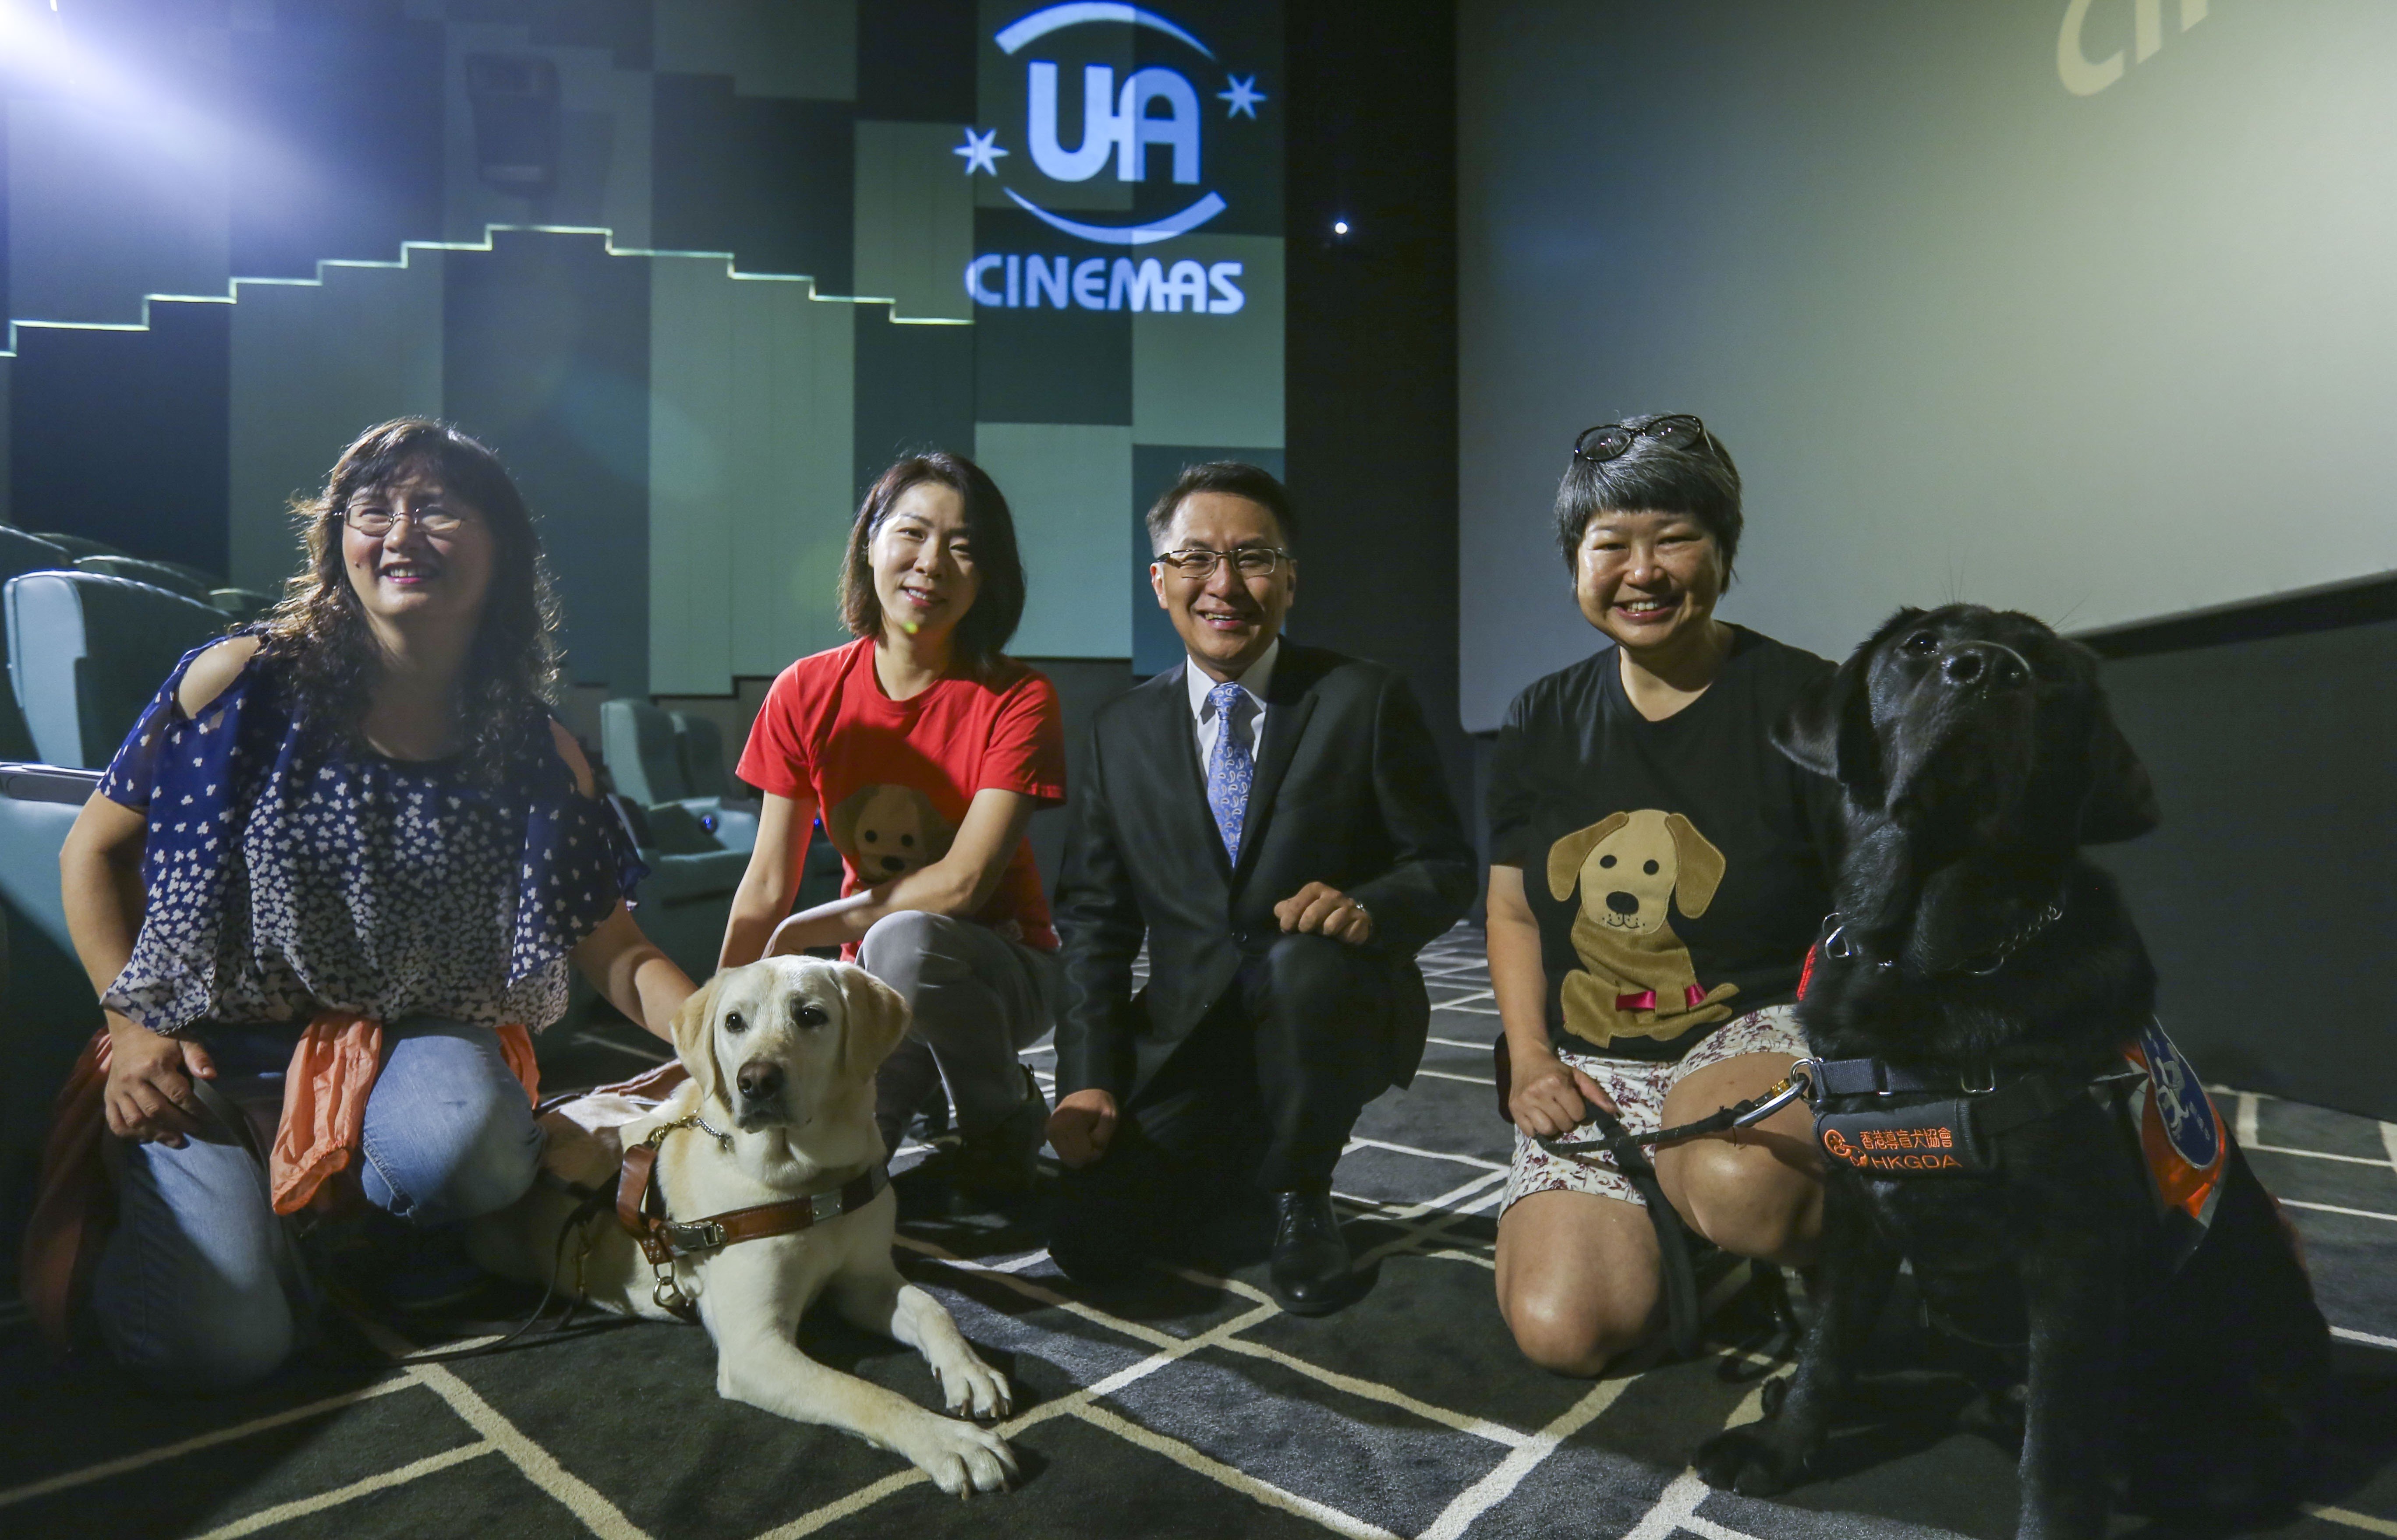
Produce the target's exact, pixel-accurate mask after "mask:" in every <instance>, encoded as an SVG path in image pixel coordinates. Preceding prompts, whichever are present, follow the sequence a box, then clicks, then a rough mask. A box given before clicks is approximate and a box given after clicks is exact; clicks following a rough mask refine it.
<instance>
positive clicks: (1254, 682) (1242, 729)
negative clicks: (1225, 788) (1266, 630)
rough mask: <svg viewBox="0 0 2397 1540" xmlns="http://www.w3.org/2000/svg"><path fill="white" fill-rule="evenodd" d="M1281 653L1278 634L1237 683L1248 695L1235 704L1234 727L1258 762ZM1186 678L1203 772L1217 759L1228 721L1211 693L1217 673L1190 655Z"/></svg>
mask: <svg viewBox="0 0 2397 1540" xmlns="http://www.w3.org/2000/svg"><path fill="white" fill-rule="evenodd" d="M1279 656H1281V638H1280V637H1279V636H1276V637H1275V638H1274V639H1273V643H1272V645H1271V646H1269V647H1267V648H1266V649H1265V656H1264V657H1262V658H1259V659H1258V660H1257V661H1256V662H1255V663H1251V664H1250V665H1249V668H1248V672H1247V673H1245V674H1242V675H1241V676H1239V679H1238V680H1236V681H1234V682H1235V683H1237V684H1239V687H1240V690H1241V693H1242V695H1243V696H1244V697H1245V699H1244V700H1243V701H1242V702H1241V703H1239V704H1238V705H1236V706H1234V707H1233V708H1232V716H1233V721H1232V730H1233V731H1235V732H1238V733H1239V734H1240V738H1241V741H1242V742H1243V743H1247V744H1248V745H1249V760H1250V762H1251V763H1252V764H1253V763H1254V762H1255V760H1256V757H1257V745H1258V744H1259V743H1264V742H1265V690H1266V689H1267V688H1268V687H1269V686H1271V685H1272V683H1273V671H1274V660H1275V659H1276V658H1278V657H1279ZM1182 673H1183V682H1184V683H1185V684H1186V685H1188V686H1189V688H1190V725H1191V728H1192V730H1193V731H1194V732H1196V734H1197V735H1198V769H1199V771H1200V773H1201V774H1202V775H1203V774H1204V773H1205V771H1206V770H1207V767H1208V766H1209V765H1210V764H1212V762H1213V761H1212V758H1211V757H1210V756H1212V754H1213V753H1214V752H1215V741H1216V740H1217V739H1218V738H1219V737H1221V736H1222V735H1223V731H1224V724H1223V723H1222V722H1221V721H1219V720H1218V719H1217V718H1216V715H1215V704H1214V703H1213V702H1212V701H1211V700H1209V699H1208V695H1209V693H1210V692H1211V691H1212V690H1214V688H1215V677H1214V676H1213V675H1212V674H1210V673H1208V672H1207V671H1206V670H1205V669H1203V668H1200V667H1199V666H1198V663H1195V662H1192V661H1189V660H1187V659H1185V660H1184V662H1183V664H1182Z"/></svg>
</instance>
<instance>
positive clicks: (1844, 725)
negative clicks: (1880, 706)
mask: <svg viewBox="0 0 2397 1540" xmlns="http://www.w3.org/2000/svg"><path fill="white" fill-rule="evenodd" d="M1925 613H1926V611H1924V610H1921V609H1900V610H1899V611H1898V612H1897V613H1896V614H1895V615H1892V616H1891V617H1890V618H1889V619H1888V620H1887V621H1885V622H1883V623H1881V629H1880V630H1878V631H1876V632H1874V633H1873V634H1872V636H1870V637H1869V638H1868V639H1867V640H1866V642H1865V643H1864V645H1863V646H1861V647H1859V648H1857V649H1855V651H1854V652H1852V653H1850V654H1849V655H1848V661H1847V662H1846V663H1841V665H1840V666H1839V667H1838V668H1836V669H1834V670H1833V671H1832V672H1830V673H1829V674H1827V675H1825V676H1822V677H1821V678H1819V679H1817V680H1815V681H1814V683H1813V684H1811V685H1808V686H1807V687H1806V688H1805V689H1804V690H1801V691H1800V692H1799V694H1798V699H1797V700H1795V701H1793V702H1791V703H1790V704H1789V709H1788V711H1786V712H1784V713H1783V714H1782V716H1781V720H1779V721H1778V722H1775V723H1774V724H1773V730H1772V733H1771V737H1772V739H1773V746H1774V748H1777V749H1779V750H1780V751H1781V752H1782V753H1783V754H1785V755H1787V756H1788V757H1789V758H1791V759H1792V760H1794V761H1796V762H1797V763H1798V764H1800V765H1801V766H1803V767H1805V768H1806V769H1808V770H1813V771H1814V773H1815V774H1817V775H1828V776H1829V777H1830V778H1831V779H1832V780H1834V781H1836V782H1838V783H1840V785H1841V787H1843V788H1844V789H1845V790H1846V791H1847V793H1848V795H1849V797H1851V798H1853V799H1854V800H1855V802H1856V803H1857V804H1858V805H1859V806H1862V807H1868V808H1875V807H1879V806H1880V805H1881V800H1882V797H1884V795H1885V791H1884V788H1883V787H1882V785H1881V745H1880V744H1879V743H1876V742H1875V741H1874V739H1873V730H1872V700H1871V692H1870V690H1869V689H1868V681H1867V679H1866V677H1865V676H1866V673H1867V672H1868V670H1869V669H1870V668H1871V666H1872V660H1873V658H1874V657H1875V656H1876V655H1877V654H1878V653H1879V651H1880V649H1881V644H1882V643H1883V642H1885V641H1887V640H1888V639H1889V637H1890V636H1892V635H1894V634H1895V632H1897V631H1898V630H1900V629H1901V628H1903V627H1905V626H1908V625H1911V624H1913V623H1915V622H1916V621H1919V620H1921V619H1922V617H1923V615H1924V614H1925Z"/></svg>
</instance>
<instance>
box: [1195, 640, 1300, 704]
mask: <svg viewBox="0 0 2397 1540" xmlns="http://www.w3.org/2000/svg"><path fill="white" fill-rule="evenodd" d="M1280 656H1281V638H1280V637H1279V636H1276V637H1275V638H1274V639H1273V641H1272V643H1271V644H1270V645H1269V646H1267V647H1266V649H1265V656H1264V657H1262V658H1259V659H1258V660H1257V661H1256V662H1255V663H1251V664H1250V665H1249V668H1248V672H1247V673H1245V674H1243V675H1241V676H1239V678H1238V679H1237V680H1235V681H1233V682H1234V683H1236V684H1238V685H1239V687H1240V688H1241V689H1242V690H1247V691H1248V692H1249V696H1250V698H1251V699H1252V700H1253V701H1255V702H1256V703H1257V705H1258V706H1259V708H1260V709H1262V708H1263V707H1264V705H1265V691H1266V690H1268V689H1270V688H1271V687H1272V685H1273V671H1274V661H1275V660H1276V659H1278V658H1279V657H1280ZM1182 676H1183V683H1184V684H1185V685H1187V686H1188V687H1189V690H1190V715H1191V716H1192V717H1193V718H1194V719H1195V720H1198V721H1201V722H1203V721H1205V720H1206V719H1207V696H1208V693H1209V692H1210V691H1211V690H1213V689H1214V688H1215V679H1214V676H1212V675H1211V674H1209V673H1208V672H1207V671H1206V670H1205V669H1203V668H1200V667H1199V666H1198V664H1197V663H1193V662H1190V661H1189V660H1187V659H1185V660H1184V661H1183V664H1182Z"/></svg>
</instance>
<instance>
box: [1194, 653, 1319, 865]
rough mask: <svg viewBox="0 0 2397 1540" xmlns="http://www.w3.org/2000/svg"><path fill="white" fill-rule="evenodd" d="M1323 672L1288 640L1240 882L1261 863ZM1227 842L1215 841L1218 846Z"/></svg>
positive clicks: (1269, 714)
mask: <svg viewBox="0 0 2397 1540" xmlns="http://www.w3.org/2000/svg"><path fill="white" fill-rule="evenodd" d="M1318 672H1319V670H1318V667H1317V660H1316V658H1315V656H1314V654H1313V653H1311V652H1308V651H1306V649H1301V648H1297V647H1294V646H1292V644H1291V643H1290V642H1289V641H1287V640H1285V641H1283V643H1282V644H1281V657H1280V659H1279V661H1278V662H1277V663H1275V664H1274V671H1273V683H1272V684H1271V685H1270V686H1268V687H1267V688H1266V691H1265V742H1264V743H1262V744H1261V745H1259V747H1258V749H1257V770H1256V777H1255V779H1254V780H1252V781H1251V782H1250V783H1249V811H1248V816H1247V818H1246V819H1245V820H1244V821H1243V822H1242V824H1241V826H1240V864H1239V867H1238V868H1237V869H1236V870H1235V872H1234V874H1233V880H1234V881H1236V882H1237V881H1239V880H1240V879H1241V878H1243V877H1246V875H1247V873H1248V871H1249V869H1250V867H1252V865H1254V864H1256V853H1257V850H1258V849H1259V848H1260V847H1262V846H1263V845H1264V844H1265V826H1266V824H1270V823H1271V822H1272V821H1273V806H1274V795H1275V794H1276V793H1277V792H1279V791H1280V790H1281V783H1282V777H1284V776H1285V775H1288V774H1289V773H1290V761H1291V757H1292V756H1293V755H1295V754H1296V753H1297V752H1298V743H1299V740H1300V738H1302V737H1304V736H1305V735H1306V719H1307V717H1309V716H1312V715H1314V712H1315V680H1316V676H1317V673H1318ZM1202 781H1203V778H1202ZM1222 843H1223V841H1222V840H1221V839H1218V840H1217V841H1216V844H1217V845H1218V846H1219V847H1220V846H1221V845H1222Z"/></svg>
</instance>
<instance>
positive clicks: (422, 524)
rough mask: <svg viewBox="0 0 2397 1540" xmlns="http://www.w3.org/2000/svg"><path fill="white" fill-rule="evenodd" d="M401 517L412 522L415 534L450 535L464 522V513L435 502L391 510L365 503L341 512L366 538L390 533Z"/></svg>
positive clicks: (343, 518)
mask: <svg viewBox="0 0 2397 1540" xmlns="http://www.w3.org/2000/svg"><path fill="white" fill-rule="evenodd" d="M403 518H405V519H407V520H408V522H409V523H410V524H413V525H415V526H416V529H417V532H418V533H419V534H426V535H454V534H456V533H457V532H458V531H459V530H460V529H462V528H463V527H464V525H465V523H466V516H465V515H463V514H462V513H459V512H458V511H457V510H456V509H454V508H445V507H443V506H442V505H441V504H439V503H437V502H435V503H433V504H431V505H429V506H427V507H422V508H419V509H417V510H416V511H415V512H414V513H408V512H407V511H405V510H403V511H401V512H399V513H394V512H393V511H392V510H390V509H389V508H377V507H375V506H373V505H372V504H368V506H365V507H362V508H361V507H353V508H349V509H346V510H344V511H343V513H342V515H341V522H342V523H344V524H346V525H348V526H349V527H350V528H351V529H355V530H356V531H357V532H358V533H360V534H362V535H364V536H366V537H367V538H368V540H381V539H382V537H383V536H385V535H387V534H389V533H391V527H392V526H393V525H395V524H396V523H398V522H399V521H400V520H401V519H403Z"/></svg>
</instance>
